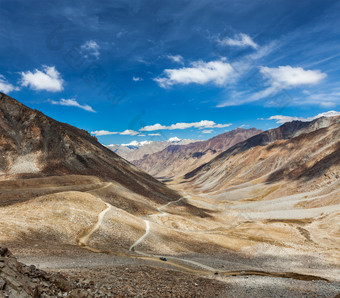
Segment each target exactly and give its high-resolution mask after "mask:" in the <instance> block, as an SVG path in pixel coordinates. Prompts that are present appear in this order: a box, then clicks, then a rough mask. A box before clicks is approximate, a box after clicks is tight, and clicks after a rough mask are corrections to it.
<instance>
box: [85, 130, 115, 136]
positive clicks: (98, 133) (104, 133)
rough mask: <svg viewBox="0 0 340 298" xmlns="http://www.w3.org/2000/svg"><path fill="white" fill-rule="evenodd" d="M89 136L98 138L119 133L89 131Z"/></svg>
mask: <svg viewBox="0 0 340 298" xmlns="http://www.w3.org/2000/svg"><path fill="white" fill-rule="evenodd" d="M91 134H92V135H95V136H97V137H100V136H108V135H117V134H119V132H116V131H108V130H95V131H91Z"/></svg>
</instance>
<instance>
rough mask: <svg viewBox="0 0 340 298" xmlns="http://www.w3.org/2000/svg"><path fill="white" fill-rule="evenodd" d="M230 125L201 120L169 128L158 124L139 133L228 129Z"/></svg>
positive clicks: (172, 125)
mask: <svg viewBox="0 0 340 298" xmlns="http://www.w3.org/2000/svg"><path fill="white" fill-rule="evenodd" d="M230 125H232V124H231V123H228V124H216V123H215V122H214V121H210V120H202V121H199V122H191V123H185V122H180V123H176V124H171V125H169V126H166V125H161V124H159V123H156V124H153V125H148V126H144V127H142V128H141V129H140V131H156V130H174V129H187V128H199V129H203V128H223V127H228V126H230Z"/></svg>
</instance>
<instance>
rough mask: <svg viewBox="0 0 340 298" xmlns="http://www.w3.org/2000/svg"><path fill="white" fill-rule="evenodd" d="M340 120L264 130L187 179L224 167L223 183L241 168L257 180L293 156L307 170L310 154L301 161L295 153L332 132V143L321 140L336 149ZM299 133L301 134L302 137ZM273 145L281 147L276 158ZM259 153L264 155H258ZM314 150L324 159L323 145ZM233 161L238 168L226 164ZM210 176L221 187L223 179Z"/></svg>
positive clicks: (293, 123)
mask: <svg viewBox="0 0 340 298" xmlns="http://www.w3.org/2000/svg"><path fill="white" fill-rule="evenodd" d="M339 122H340V117H339V116H337V117H327V118H326V117H322V118H319V119H316V120H313V121H311V122H302V121H293V122H288V123H285V124H283V125H282V126H280V127H278V128H275V129H271V130H268V131H265V132H263V133H261V134H258V135H256V136H253V137H251V138H249V139H247V140H245V141H243V142H240V143H238V144H236V145H235V146H233V147H231V148H229V149H228V150H226V151H224V152H223V153H221V154H219V155H218V156H217V157H215V158H214V159H212V160H211V161H210V162H208V163H207V164H204V165H202V166H200V167H198V168H196V169H195V170H193V171H191V172H189V173H187V174H186V175H185V178H186V179H190V178H194V179H198V177H201V176H202V175H204V174H207V176H208V175H209V174H212V173H211V172H210V173H209V171H211V170H212V169H215V170H216V171H218V169H222V168H223V171H220V172H219V175H220V177H221V179H222V176H223V177H224V178H223V179H224V180H223V182H224V181H228V179H226V178H227V177H226V176H224V175H225V174H226V173H227V172H228V173H229V174H228V177H232V179H236V176H237V175H236V172H235V171H236V170H237V169H241V171H243V172H245V173H248V174H249V173H250V174H251V175H253V176H252V177H253V178H250V177H248V178H247V180H251V179H254V177H257V178H258V177H261V175H264V174H267V175H269V174H270V173H271V172H273V171H274V170H275V171H279V168H280V167H282V166H283V164H284V162H285V161H286V159H291V160H292V164H294V162H293V161H294V159H295V166H294V167H297V165H301V164H305V167H304V171H306V170H307V169H308V168H309V166H308V167H307V163H306V162H307V161H308V160H309V158H310V157H311V156H310V155H308V154H306V155H305V156H304V158H303V159H302V160H298V159H296V154H297V153H298V152H308V147H307V146H306V145H307V144H306V143H307V141H309V143H310V144H308V145H310V146H315V147H317V146H320V144H321V143H320V140H318V139H317V138H316V136H318V135H319V136H322V134H323V133H331V132H332V133H333V134H334V136H333V137H331V143H322V144H323V146H324V148H325V149H326V148H328V147H331V144H333V145H334V148H336V147H337V146H338V144H339V143H338V142H339V137H338V133H339V131H338V125H339ZM299 136H301V137H300V138H299ZM285 140H286V141H285ZM303 140H304V141H305V142H304V143H302V141H303ZM324 140H326V136H325V138H324V139H323V141H324ZM299 142H301V144H300V147H299V146H298V145H297V144H298V143H299ZM285 146H287V147H289V148H291V149H290V150H287V149H285ZM274 148H280V149H279V150H277V151H278V153H280V154H281V155H280V156H275V157H274V156H273V155H272V154H271V153H273V152H274V150H273V149H274ZM259 152H261V153H262V154H259ZM289 152H291V154H289ZM284 153H285V154H286V155H285V154H284ZM315 153H316V156H317V158H321V156H322V155H321V148H319V150H318V151H317V152H315ZM256 154H257V155H256ZM252 157H256V160H252ZM334 157H335V156H334ZM231 160H235V161H236V162H237V165H238V167H235V165H234V166H228V167H226V164H227V163H229V162H230V161H231ZM291 167H292V166H291ZM229 171H231V172H229ZM203 173H204V174H203ZM275 173H277V172H275ZM275 173H274V172H273V173H272V174H273V175H277V174H275ZM282 174H283V173H282ZM271 177H272V178H268V179H273V177H274V176H271ZM282 177H284V175H282ZM211 179H215V184H216V185H219V187H221V181H220V180H219V179H217V177H216V176H215V175H213V176H211Z"/></svg>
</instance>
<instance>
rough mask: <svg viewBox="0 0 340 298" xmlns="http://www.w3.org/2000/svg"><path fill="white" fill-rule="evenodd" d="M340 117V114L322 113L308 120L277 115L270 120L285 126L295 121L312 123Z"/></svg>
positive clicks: (332, 112) (333, 112) (335, 112)
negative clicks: (325, 118)
mask: <svg viewBox="0 0 340 298" xmlns="http://www.w3.org/2000/svg"><path fill="white" fill-rule="evenodd" d="M339 115H340V112H337V111H328V112H324V113H320V114H318V115H316V116H314V117H308V118H303V117H292V116H283V115H275V116H271V117H270V118H269V119H268V120H276V123H279V124H283V123H286V122H291V121H295V120H299V121H312V120H314V119H317V118H320V117H334V116H339Z"/></svg>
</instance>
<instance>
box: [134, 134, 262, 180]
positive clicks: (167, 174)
mask: <svg viewBox="0 0 340 298" xmlns="http://www.w3.org/2000/svg"><path fill="white" fill-rule="evenodd" d="M261 132H262V130H259V129H256V128H250V129H244V128H237V129H235V130H232V131H229V132H226V133H223V134H220V135H218V136H216V137H213V138H211V139H209V140H207V141H202V142H195V143H191V144H187V145H170V146H168V147H166V148H165V149H163V150H162V151H159V152H156V153H154V154H149V155H147V156H144V157H143V158H141V159H139V160H135V161H133V163H134V164H135V165H136V166H138V167H139V168H141V169H142V170H144V171H146V172H147V173H149V174H151V175H153V176H154V177H158V178H162V179H165V180H166V179H173V178H174V177H176V176H181V175H184V174H185V173H187V172H188V171H190V170H193V169H195V168H196V167H198V166H200V165H202V164H203V163H206V162H208V161H209V160H211V159H212V158H214V157H215V156H217V155H218V154H219V153H221V152H223V151H224V150H227V149H228V148H230V147H232V146H234V145H235V144H237V143H239V142H242V141H244V140H246V139H248V138H250V137H252V136H254V135H257V134H259V133H261Z"/></svg>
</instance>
